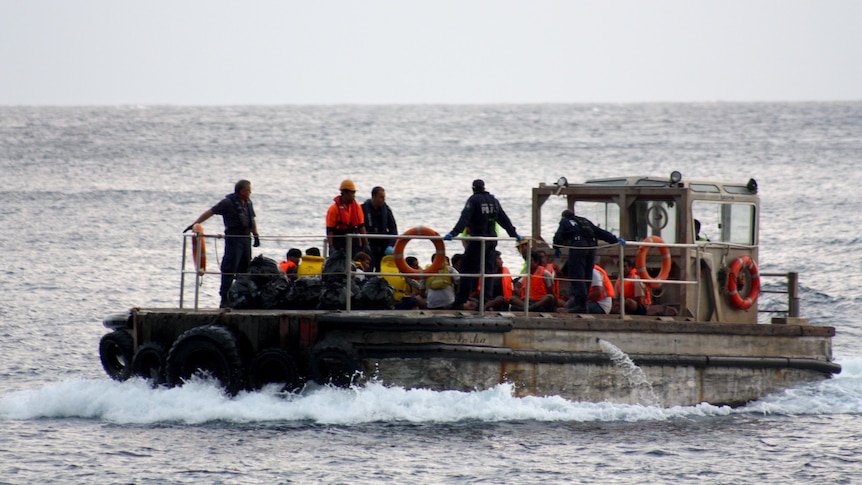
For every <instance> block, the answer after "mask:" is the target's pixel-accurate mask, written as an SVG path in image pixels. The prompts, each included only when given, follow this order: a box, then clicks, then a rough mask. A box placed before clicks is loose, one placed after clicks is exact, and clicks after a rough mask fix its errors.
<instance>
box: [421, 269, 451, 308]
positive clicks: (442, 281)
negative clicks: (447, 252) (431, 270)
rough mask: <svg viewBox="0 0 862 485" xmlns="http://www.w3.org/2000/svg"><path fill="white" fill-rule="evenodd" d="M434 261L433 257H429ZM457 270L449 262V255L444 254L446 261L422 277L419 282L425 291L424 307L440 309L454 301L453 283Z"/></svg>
mask: <svg viewBox="0 0 862 485" xmlns="http://www.w3.org/2000/svg"><path fill="white" fill-rule="evenodd" d="M431 261H432V262H433V261H434V258H433V257H432V258H431ZM457 275H458V270H456V269H455V268H453V267H452V265H450V264H449V257H448V256H446V263H445V264H444V265H443V267H442V268H441V269H440V270H439V271H438V272H437V274H432V275H431V276H428V277H426V278H422V281H421V282H420V283H419V286H420V290H424V291H425V307H426V308H428V309H429V310H434V309H442V308H446V307H448V306H449V305H451V304H452V303H453V302H454V301H455V283H456V282H457V281H458V279H459V278H458V276H457Z"/></svg>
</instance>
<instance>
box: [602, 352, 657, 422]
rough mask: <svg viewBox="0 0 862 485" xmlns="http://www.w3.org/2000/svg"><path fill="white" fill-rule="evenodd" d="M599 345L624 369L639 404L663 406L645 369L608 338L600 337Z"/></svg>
mask: <svg viewBox="0 0 862 485" xmlns="http://www.w3.org/2000/svg"><path fill="white" fill-rule="evenodd" d="M599 346H600V347H601V348H602V350H603V351H604V352H605V353H606V354H608V356H610V358H611V362H613V363H614V365H615V366H617V368H619V369H622V371H623V375H624V376H625V377H626V379H628V381H629V383H630V384H631V385H632V387H633V388H634V389H635V391H636V393H637V394H636V395H637V399H638V403H639V404H643V405H645V406H661V402H659V399H658V396H656V395H655V392H654V391H653V388H652V383H651V382H650V381H649V379H647V377H646V374H644V371H643V370H642V369H641V368H640V367H638V366H637V365H635V363H634V362H633V361H632V359H631V358H630V357H629V356H628V355H627V354H626V353H625V352H623V351H622V350H620V348H619V347H617V346H616V345H614V344H612V343H610V342H608V341H607V340H602V339H599Z"/></svg>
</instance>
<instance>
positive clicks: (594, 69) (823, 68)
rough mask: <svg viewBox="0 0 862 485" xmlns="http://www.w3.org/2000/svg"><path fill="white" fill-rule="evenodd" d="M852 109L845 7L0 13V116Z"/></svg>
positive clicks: (59, 9)
mask: <svg viewBox="0 0 862 485" xmlns="http://www.w3.org/2000/svg"><path fill="white" fill-rule="evenodd" d="M860 99H862V1H858V0H840V1H839V0H816V1H815V0H717V1H702V0H663V1H649V0H619V1H614V0H604V1H600V0H596V1H577V0H566V1H564V0H561V1H549V0H528V1H527V0H525V1H510V0H493V1H492V0H481V1H472V0H433V1H412V0H397V1H396V0H392V1H388V0H354V1H347V0H333V1H325V0H323V1H309V0H302V1H293V0H290V1H274V0H273V1H255V0H251V1H236V2H229V1H224V0H189V1H184V0H170V1H163V0H156V1H139V0H130V1H117V0H78V1H70V0H0V105H105V104H317V103H375V104H376V103H529V102H633V101H781V100H790V101H806V100H814V101H822V100H860Z"/></svg>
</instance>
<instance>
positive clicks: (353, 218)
mask: <svg viewBox="0 0 862 485" xmlns="http://www.w3.org/2000/svg"><path fill="white" fill-rule="evenodd" d="M338 189H339V190H340V191H341V195H338V196H336V197H335V198H334V199H333V203H332V205H331V206H329V209H328V210H327V211H326V240H327V242H328V243H329V249H330V250H331V251H336V250H341V251H344V250H345V249H347V242H346V241H347V238H346V237H344V235H345V234H365V233H366V231H365V214H364V213H363V211H362V206H361V205H359V202H356V184H354V183H353V181H352V180H344V181H342V182H341V185H340V186H339V188H338ZM367 247H368V239H366V238H364V237H354V238H353V245H352V248H351V253H352V254H353V255H355V254H356V253H358V252H359V251H362V250H363V248H367ZM365 252H366V253H369V254H370V253H371V250H370V249H369V250H368V251H365Z"/></svg>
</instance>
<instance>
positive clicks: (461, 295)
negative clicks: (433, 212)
mask: <svg viewBox="0 0 862 485" xmlns="http://www.w3.org/2000/svg"><path fill="white" fill-rule="evenodd" d="M497 224H499V225H500V227H502V228H503V229H505V230H506V232H507V233H508V234H509V236H511V237H514V238H515V239H516V240H518V241H520V240H521V236H519V235H518V233H517V232H516V231H515V226H513V225H512V221H510V220H509V216H507V215H506V212H505V211H503V207H502V206H500V201H498V200H497V199H496V198H495V197H494V196H493V195H491V194H489V193H488V192H487V191H486V190H485V181H483V180H481V179H476V180H474V181H473V195H472V196H470V198H469V199H467V204H465V205H464V210H462V211H461V218H460V219H458V222H457V223H456V224H455V227H453V228H452V230H451V231H449V233H448V234H446V236H444V239H445V240H447V241H451V240H452V237H454V235H455V234H460V233H461V231H463V230H464V228H465V227H466V228H469V229H470V237H481V236H485V237H496V236H497V231H496V226H497ZM496 249H497V241H486V242H485V261H484V265H485V273H486V274H488V273H496V272H497V271H498V268H497V253H496ZM481 265H482V242H481V241H469V240H468V242H467V247H466V248H465V249H464V257H463V258H461V269H460V270H459V271H460V272H461V273H479V272H480V271H479V269H480V268H481ZM477 280H478V278H476V277H475V276H462V277H461V282H460V284H459V286H458V294H457V295H456V296H455V302H454V303H452V308H453V309H455V310H461V309H463V308H464V303H466V302H467V299H468V298H469V297H470V292H471V291H473V290H474V289H475V288H476V281H477ZM493 287H494V285H492V284H485V283H484V282H483V283H482V290H483V291H485V301H486V302H487V301H491V299H492V294H493V293H492V292H493Z"/></svg>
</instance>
